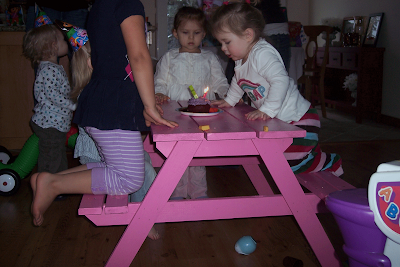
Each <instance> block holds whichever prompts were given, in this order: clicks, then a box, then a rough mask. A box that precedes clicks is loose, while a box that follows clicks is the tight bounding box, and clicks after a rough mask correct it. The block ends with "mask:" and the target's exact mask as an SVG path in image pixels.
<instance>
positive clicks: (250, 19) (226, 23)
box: [211, 3, 265, 41]
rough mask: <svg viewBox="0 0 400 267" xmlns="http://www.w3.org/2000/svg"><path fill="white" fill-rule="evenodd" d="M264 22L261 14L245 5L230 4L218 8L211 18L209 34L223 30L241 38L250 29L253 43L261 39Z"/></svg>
mask: <svg viewBox="0 0 400 267" xmlns="http://www.w3.org/2000/svg"><path fill="white" fill-rule="evenodd" d="M264 26H265V21H264V18H263V15H262V14H261V12H260V11H259V10H258V9H257V8H255V7H253V6H251V5H250V4H247V3H232V4H228V5H222V6H220V7H219V8H218V9H217V10H216V11H215V12H214V13H213V15H212V18H211V33H212V34H213V35H214V36H215V34H216V33H219V32H223V31H224V29H226V30H229V31H231V32H232V33H234V34H236V35H238V36H243V32H244V31H245V30H246V29H248V28H250V29H253V31H254V41H258V39H259V38H260V37H263V30H264Z"/></svg>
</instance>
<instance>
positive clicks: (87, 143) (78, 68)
mask: <svg viewBox="0 0 400 267" xmlns="http://www.w3.org/2000/svg"><path fill="white" fill-rule="evenodd" d="M83 31H84V30H83ZM75 47H77V46H75ZM78 47H79V48H78V50H77V51H76V52H75V53H74V54H73V56H72V60H71V70H72V88H73V89H72V91H71V98H72V99H74V100H75V101H76V100H77V99H78V97H79V95H80V94H81V92H82V90H83V88H84V87H85V86H86V85H87V84H88V83H89V81H90V78H91V76H92V72H93V66H92V62H91V58H90V56H91V47H90V41H89V40H87V41H86V42H85V43H81V46H78ZM78 128H79V135H78V138H77V139H76V144H75V149H74V157H75V158H78V157H79V162H80V163H81V164H82V165H84V164H87V163H89V162H100V161H101V156H100V155H99V152H98V150H97V147H96V144H95V142H94V141H93V139H92V138H91V137H90V136H89V135H88V134H87V133H86V131H85V129H83V128H82V127H78ZM156 176H157V173H156V171H155V170H154V168H153V165H152V162H151V158H150V155H149V154H148V153H147V152H146V151H144V182H143V185H142V187H141V188H140V189H139V190H138V191H136V192H134V193H132V194H130V195H129V197H130V201H131V202H141V201H143V199H144V197H145V195H146V194H147V191H148V190H149V188H150V186H151V184H152V183H153V181H154V179H155V178H156ZM149 236H150V237H151V238H153V239H157V238H158V237H159V235H158V232H157V231H156V230H155V228H154V227H153V228H152V230H151V232H150V234H149Z"/></svg>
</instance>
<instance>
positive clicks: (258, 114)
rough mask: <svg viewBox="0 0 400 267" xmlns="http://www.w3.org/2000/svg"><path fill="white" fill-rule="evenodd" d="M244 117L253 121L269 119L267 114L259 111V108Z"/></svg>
mask: <svg viewBox="0 0 400 267" xmlns="http://www.w3.org/2000/svg"><path fill="white" fill-rule="evenodd" d="M245 116H246V118H247V119H248V120H250V121H254V120H257V119H262V120H264V121H265V120H266V119H270V118H271V117H270V116H268V115H267V114H265V113H264V112H262V111H260V110H258V109H257V110H254V111H252V112H249V113H247V114H246V115H245Z"/></svg>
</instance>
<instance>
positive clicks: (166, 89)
mask: <svg viewBox="0 0 400 267" xmlns="http://www.w3.org/2000/svg"><path fill="white" fill-rule="evenodd" d="M154 85H155V92H156V93H162V94H164V95H166V96H169V97H170V98H171V100H188V99H190V98H191V97H192V95H191V93H190V91H189V89H188V88H189V86H190V85H192V86H193V88H194V89H195V91H196V93H197V95H198V96H199V97H201V96H202V95H203V93H204V89H205V88H206V87H209V91H208V93H207V98H208V99H210V100H214V99H215V95H214V93H217V94H218V95H219V96H220V97H221V98H224V97H225V95H226V92H227V91H228V87H229V84H228V81H227V80H226V77H225V74H224V71H223V69H222V66H221V63H220V62H219V60H218V58H217V56H216V55H215V54H214V53H212V52H210V51H207V50H203V49H201V53H179V48H175V49H171V50H170V51H168V52H167V53H165V55H164V56H163V57H162V58H161V59H160V61H159V62H158V63H157V69H156V73H155V75H154Z"/></svg>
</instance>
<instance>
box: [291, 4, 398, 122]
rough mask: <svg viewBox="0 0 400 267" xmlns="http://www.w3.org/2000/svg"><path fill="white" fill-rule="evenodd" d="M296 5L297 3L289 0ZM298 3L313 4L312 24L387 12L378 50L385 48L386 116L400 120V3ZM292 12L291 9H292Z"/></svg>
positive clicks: (384, 111)
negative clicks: (399, 12) (325, 19)
mask: <svg viewBox="0 0 400 267" xmlns="http://www.w3.org/2000/svg"><path fill="white" fill-rule="evenodd" d="M288 1H290V2H294V1H296V0H288ZM296 2H304V3H305V4H306V2H309V6H310V9H309V18H310V21H309V22H310V24H319V23H320V21H321V19H322V18H327V17H338V18H344V17H351V16H368V15H369V14H371V13H379V12H384V13H385V15H384V17H383V22H382V26H381V31H380V34H379V38H378V44H377V46H378V47H385V48H386V51H385V57H384V66H383V70H384V73H383V93H382V114H384V115H387V116H391V117H394V118H400V108H398V106H399V103H400V90H399V89H400V88H399V87H400V86H399V82H398V80H399V79H398V77H400V68H399V67H398V62H399V61H400V49H399V43H400V35H399V30H398V27H399V25H400V16H399V14H398V11H399V10H400V1H376V0H351V1H348V0H335V1H331V0H300V1H296ZM288 11H289V9H288Z"/></svg>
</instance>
